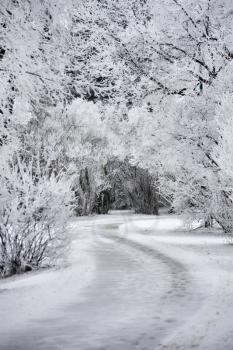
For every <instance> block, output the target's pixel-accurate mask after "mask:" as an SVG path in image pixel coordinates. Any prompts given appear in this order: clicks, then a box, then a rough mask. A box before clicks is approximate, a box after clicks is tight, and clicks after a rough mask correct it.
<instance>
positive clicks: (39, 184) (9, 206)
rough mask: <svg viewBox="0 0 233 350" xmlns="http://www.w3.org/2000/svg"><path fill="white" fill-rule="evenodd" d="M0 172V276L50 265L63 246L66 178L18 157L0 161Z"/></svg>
mask: <svg viewBox="0 0 233 350" xmlns="http://www.w3.org/2000/svg"><path fill="white" fill-rule="evenodd" d="M0 174H1V176H0V273H1V275H3V276H5V275H10V274H14V273H20V272H23V271H26V270H31V269H33V268H37V267H39V266H42V265H48V264H51V263H52V261H53V260H54V259H55V258H57V257H58V256H59V255H60V254H61V253H62V252H63V251H64V249H63V248H64V247H65V245H66V236H65V225H66V222H67V218H68V216H69V214H70V209H71V208H70V207H71V203H72V198H71V191H70V186H69V183H68V182H67V179H65V178H64V177H63V176H58V175H57V174H56V176H55V174H51V175H50V176H48V174H46V173H45V172H43V169H42V170H41V169H40V168H39V167H38V169H35V167H34V166H33V162H29V163H26V162H25V161H22V160H20V158H19V157H17V160H16V159H14V161H12V162H4V163H2V164H1V172H0ZM60 248H62V249H60Z"/></svg>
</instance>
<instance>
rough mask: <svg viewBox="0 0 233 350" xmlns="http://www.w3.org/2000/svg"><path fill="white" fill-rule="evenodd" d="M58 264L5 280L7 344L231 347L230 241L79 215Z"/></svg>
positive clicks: (155, 224) (163, 225)
mask: <svg viewBox="0 0 233 350" xmlns="http://www.w3.org/2000/svg"><path fill="white" fill-rule="evenodd" d="M70 239H71V241H72V249H71V253H70V256H69V260H68V264H67V266H66V267H65V268H61V269H59V270H50V271H43V272H38V273H29V274H26V275H22V276H19V277H14V278H9V279H6V280H4V281H1V282H0V316H1V327H0V349H1V350H42V349H43V350H52V349H57V350H74V349H75V350H94V349H95V350H152V349H153V350H157V349H158V350H162V349H163V350H165V349H166V350H168V349H169V350H175V349H183V350H188V349H208V350H232V349H233V322H232V317H233V316H232V315H233V273H232V271H233V246H231V244H229V243H230V241H229V240H228V239H225V238H224V237H222V236H221V235H220V234H219V233H218V232H215V233H210V232H207V231H205V230H203V231H198V230H195V231H193V232H192V233H187V231H186V230H185V227H184V225H183V222H182V220H181V219H179V218H176V217H171V216H166V215H165V216H161V217H159V218H157V217H153V216H143V215H132V214H131V213H129V212H113V213H112V214H110V215H107V216H98V217H91V218H80V219H77V220H75V221H73V222H72V223H71V224H70Z"/></svg>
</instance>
